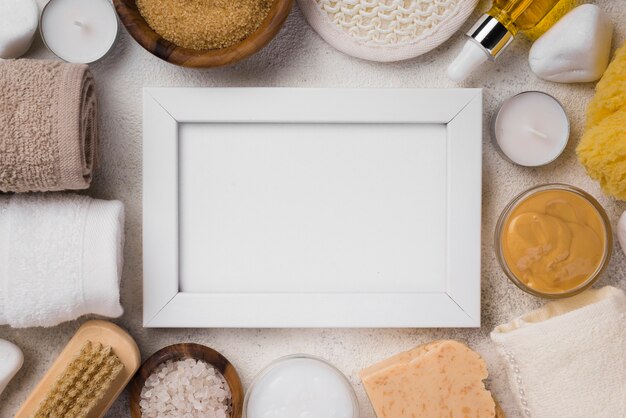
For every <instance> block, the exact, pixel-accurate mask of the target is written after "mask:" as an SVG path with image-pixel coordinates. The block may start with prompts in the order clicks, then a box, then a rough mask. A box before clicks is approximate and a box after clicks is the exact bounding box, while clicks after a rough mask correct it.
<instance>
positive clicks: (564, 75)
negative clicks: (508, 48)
mask: <svg viewBox="0 0 626 418" xmlns="http://www.w3.org/2000/svg"><path fill="white" fill-rule="evenodd" d="M612 36H613V22H611V19H610V18H609V17H608V16H607V14H606V13H604V12H603V11H602V10H601V9H600V8H599V7H598V6H596V5H593V4H583V5H582V6H578V7H577V8H575V9H574V10H572V11H571V12H569V13H568V14H566V15H565V16H563V17H562V18H561V20H559V21H558V22H557V23H556V24H555V25H554V26H552V27H551V28H550V29H549V30H548V31H547V32H546V33H544V34H543V35H542V36H541V37H540V38H539V39H537V41H535V43H534V44H533V46H532V48H531V49H530V54H529V56H528V61H529V63H530V68H531V70H532V71H533V72H534V73H535V74H536V75H537V76H538V77H539V78H542V79H544V80H548V81H555V82H557V83H584V82H589V81H595V80H597V79H599V78H600V77H602V74H603V73H604V70H605V69H606V67H607V65H608V63H609V55H610V52H611V38H612Z"/></svg>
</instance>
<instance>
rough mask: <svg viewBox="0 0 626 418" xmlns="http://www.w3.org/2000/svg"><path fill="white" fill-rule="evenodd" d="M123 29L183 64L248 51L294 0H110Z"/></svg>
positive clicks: (233, 57) (270, 33)
mask: <svg viewBox="0 0 626 418" xmlns="http://www.w3.org/2000/svg"><path fill="white" fill-rule="evenodd" d="M113 3H114V5H115V9H116V10H117V14H118V16H119V17H120V20H121V21H122V23H123V25H124V26H125V27H126V30H128V33H130V35H131V36H132V37H133V38H134V39H135V40H136V41H137V42H138V43H139V44H140V45H141V46H142V47H144V48H145V49H146V50H148V51H149V52H150V53H152V54H153V55H156V56H157V57H159V58H161V59H163V60H165V61H167V62H170V63H172V64H176V65H182V66H185V67H197V68H201V67H218V66H222V65H228V64H232V63H235V62H237V61H240V60H242V59H244V58H247V57H249V56H250V55H252V54H254V53H255V52H257V51H259V50H261V49H262V48H263V47H264V46H266V45H267V44H268V43H269V42H270V41H271V40H272V39H273V38H274V36H276V34H277V33H278V31H279V30H280V28H281V27H282V25H283V23H284V22H285V20H286V19H287V16H288V15H289V12H290V10H291V6H292V3H293V0H237V1H233V0H113Z"/></svg>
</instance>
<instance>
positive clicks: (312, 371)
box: [243, 354, 359, 418]
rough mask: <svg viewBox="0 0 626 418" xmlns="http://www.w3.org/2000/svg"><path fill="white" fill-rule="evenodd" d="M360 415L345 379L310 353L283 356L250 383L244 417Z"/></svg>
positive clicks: (353, 417) (350, 417)
mask: <svg viewBox="0 0 626 418" xmlns="http://www.w3.org/2000/svg"><path fill="white" fill-rule="evenodd" d="M294 417H307V418H359V406H358V402H357V399H356V395H355V393H354V389H352V386H351V385H350V382H349V381H348V379H347V378H346V377H345V376H344V375H343V373H341V372H340V371H339V370H338V369H337V368H335V367H334V366H333V365H331V364H330V363H328V362H326V361H324V360H322V359H320V358H317V357H313V356H309V355H305V354H298V355H292V356H287V357H282V358H280V359H278V360H276V361H274V362H273V363H271V364H270V365H269V366H267V367H266V368H265V369H263V370H262V371H261V372H260V373H259V374H258V375H257V377H256V378H255V379H254V381H253V382H252V385H251V386H250V389H248V392H247V393H246V397H245V400H244V404H243V418H294Z"/></svg>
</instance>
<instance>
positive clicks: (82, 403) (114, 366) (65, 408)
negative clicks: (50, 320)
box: [34, 341, 124, 418]
mask: <svg viewBox="0 0 626 418" xmlns="http://www.w3.org/2000/svg"><path fill="white" fill-rule="evenodd" d="M123 368H124V364H123V363H122V362H121V361H120V359H119V357H117V356H116V355H115V353H114V352H113V349H112V348H111V347H109V346H107V347H105V346H103V345H102V344H100V343H94V342H91V341H87V342H85V344H84V345H83V347H82V348H81V350H80V353H78V355H77V356H76V358H74V360H72V362H71V363H70V364H69V365H68V366H67V368H66V369H65V371H64V372H63V374H61V376H59V380H57V381H56V383H55V384H54V385H53V386H52V388H51V389H50V391H49V392H48V394H47V395H46V398H45V399H44V400H43V401H42V402H41V405H39V408H38V409H37V412H35V415H34V418H84V417H86V416H87V415H88V414H89V412H90V411H91V410H92V409H93V408H94V406H96V404H97V403H98V401H99V400H100V399H102V397H103V396H104V394H105V393H106V391H107V389H108V388H109V387H111V384H112V383H113V382H114V381H115V379H116V378H117V376H118V375H119V374H120V372H121V371H122V369H123Z"/></svg>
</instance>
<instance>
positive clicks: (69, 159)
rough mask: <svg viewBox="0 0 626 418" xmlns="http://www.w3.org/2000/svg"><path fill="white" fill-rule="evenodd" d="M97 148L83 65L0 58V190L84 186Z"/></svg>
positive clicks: (91, 92) (92, 98)
mask: <svg viewBox="0 0 626 418" xmlns="http://www.w3.org/2000/svg"><path fill="white" fill-rule="evenodd" d="M97 146H98V128H97V104H96V92H95V84H94V80H93V77H92V75H91V73H90V72H89V68H88V67H87V65H79V64H69V63H64V62H60V61H43V60H29V59H18V60H7V61H1V60H0V191H2V192H28V191H58V190H78V189H86V188H88V187H89V185H90V184H91V178H92V174H93V168H94V164H95V160H96V151H97Z"/></svg>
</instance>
